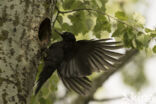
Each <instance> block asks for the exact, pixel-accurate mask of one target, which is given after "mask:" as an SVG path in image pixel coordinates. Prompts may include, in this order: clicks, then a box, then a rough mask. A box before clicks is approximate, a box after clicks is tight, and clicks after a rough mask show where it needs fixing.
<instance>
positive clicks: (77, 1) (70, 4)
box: [63, 0, 85, 10]
mask: <svg viewBox="0 0 156 104" xmlns="http://www.w3.org/2000/svg"><path fill="white" fill-rule="evenodd" d="M80 7H81V8H84V7H85V4H84V3H83V2H82V1H81V0H65V1H64V2H63V8H64V9H65V10H71V9H77V8H80Z"/></svg>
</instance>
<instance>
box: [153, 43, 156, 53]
mask: <svg viewBox="0 0 156 104" xmlns="http://www.w3.org/2000/svg"><path fill="white" fill-rule="evenodd" d="M153 52H154V53H156V45H155V46H154V47H153Z"/></svg>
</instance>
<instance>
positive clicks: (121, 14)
mask: <svg viewBox="0 0 156 104" xmlns="http://www.w3.org/2000/svg"><path fill="white" fill-rule="evenodd" d="M115 17H117V18H118V19H120V20H128V17H127V16H126V14H125V13H124V12H120V11H119V12H116V13H115Z"/></svg>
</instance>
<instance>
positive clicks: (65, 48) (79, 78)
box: [35, 32, 123, 95]
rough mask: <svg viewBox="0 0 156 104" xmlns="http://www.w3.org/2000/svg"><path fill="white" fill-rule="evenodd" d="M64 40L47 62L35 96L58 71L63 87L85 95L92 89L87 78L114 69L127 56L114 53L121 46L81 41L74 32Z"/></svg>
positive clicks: (104, 41) (53, 48) (50, 51)
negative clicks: (123, 56) (121, 58)
mask: <svg viewBox="0 0 156 104" xmlns="http://www.w3.org/2000/svg"><path fill="white" fill-rule="evenodd" d="M61 36H62V38H63V40H62V41H60V42H56V43H54V44H52V45H51V46H50V47H49V48H48V51H47V56H46V57H45V58H44V63H45V64H44V68H43V70H42V72H41V73H40V75H39V79H38V81H37V88H36V91H35V94H37V92H38V91H39V90H40V88H41V87H42V85H43V84H44V83H45V82H46V80H47V79H48V78H49V77H50V76H51V75H52V74H53V72H54V71H55V70H57V73H58V75H59V77H60V79H61V80H62V82H63V84H64V85H65V86H66V87H67V88H68V89H72V90H74V91H75V92H77V93H79V94H81V95H85V94H86V93H87V92H88V91H89V89H90V88H91V81H90V80H89V79H88V78H87V76H88V75H90V74H92V72H95V71H100V70H108V69H114V68H115V64H116V63H118V62H119V60H118V59H119V57H121V56H122V55H123V54H121V53H117V52H114V51H113V50H116V49H120V48H122V45H120V42H112V41H111V42H110V41H109V40H111V39H110V38H108V39H101V40H79V41H76V39H75V36H74V35H73V34H72V33H70V32H64V33H63V34H62V35H61Z"/></svg>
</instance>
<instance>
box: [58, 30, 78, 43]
mask: <svg viewBox="0 0 156 104" xmlns="http://www.w3.org/2000/svg"><path fill="white" fill-rule="evenodd" d="M61 37H62V38H63V41H73V42H75V41H76V39H75V36H74V34H72V33H70V32H64V33H62V34H61Z"/></svg>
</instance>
